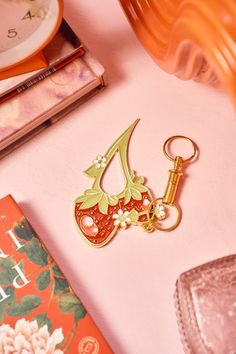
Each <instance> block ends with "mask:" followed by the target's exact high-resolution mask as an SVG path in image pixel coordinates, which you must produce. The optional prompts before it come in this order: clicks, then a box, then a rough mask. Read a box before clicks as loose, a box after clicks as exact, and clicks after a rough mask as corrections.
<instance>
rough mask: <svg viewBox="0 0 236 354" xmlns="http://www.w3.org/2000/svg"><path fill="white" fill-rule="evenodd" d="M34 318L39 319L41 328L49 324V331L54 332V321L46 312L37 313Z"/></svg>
mask: <svg viewBox="0 0 236 354" xmlns="http://www.w3.org/2000/svg"><path fill="white" fill-rule="evenodd" d="M34 320H35V321H37V323H38V326H39V328H41V327H43V326H45V325H47V326H48V331H49V333H51V332H52V321H51V320H50V318H48V317H47V316H46V313H42V314H40V315H37V316H36V317H34V318H33V319H32V321H34Z"/></svg>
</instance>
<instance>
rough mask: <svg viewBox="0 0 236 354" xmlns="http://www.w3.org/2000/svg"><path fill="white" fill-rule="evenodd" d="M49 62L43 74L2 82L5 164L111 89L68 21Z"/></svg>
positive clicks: (0, 130) (0, 148)
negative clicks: (10, 156)
mask: <svg viewBox="0 0 236 354" xmlns="http://www.w3.org/2000/svg"><path fill="white" fill-rule="evenodd" d="M43 56H44V59H46V62H47V65H46V66H44V67H43V68H41V69H38V70H34V71H30V72H27V73H23V74H20V75H17V76H13V77H8V78H3V79H2V80H0V158H2V157H3V156H5V155H6V154H8V153H9V152H10V151H12V150H13V149H14V148H16V147H17V146H18V145H20V144H22V143H23V142H25V141H27V140H28V139H30V138H31V137H32V136H34V135H35V134H37V133H39V132H40V131H41V130H43V129H44V128H46V127H48V126H50V125H51V124H52V123H54V122H55V121H57V120H58V119H60V118H61V117H63V116H64V115H65V114H66V113H68V112H69V111H70V110H71V109H73V108H75V107H77V106H78V105H79V104H80V103H82V102H84V101H85V100H87V99H88V98H89V97H91V96H92V95H94V94H95V93H96V92H98V91H100V90H101V89H102V88H103V87H104V86H105V78H104V68H103V67H102V66H101V64H100V63H99V62H98V61H97V60H96V59H95V58H94V57H93V56H92V55H91V53H89V51H88V50H87V49H85V48H84V46H83V45H82V44H81V42H80V40H79V38H78V37H77V35H76V34H75V33H74V32H73V30H72V29H71V28H70V26H69V25H68V24H67V22H66V21H65V20H63V22H62V24H61V26H60V29H59V31H58V33H57V34H56V36H55V37H54V38H53V40H52V41H51V42H50V43H49V44H48V45H47V46H46V47H45V48H44V50H43Z"/></svg>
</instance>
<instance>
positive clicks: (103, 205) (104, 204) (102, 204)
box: [99, 193, 109, 214]
mask: <svg viewBox="0 0 236 354" xmlns="http://www.w3.org/2000/svg"><path fill="white" fill-rule="evenodd" d="M108 206H109V204H108V197H107V195H106V194H105V193H103V194H102V198H101V200H100V201H99V210H100V212H101V213H103V214H107V211H108Z"/></svg>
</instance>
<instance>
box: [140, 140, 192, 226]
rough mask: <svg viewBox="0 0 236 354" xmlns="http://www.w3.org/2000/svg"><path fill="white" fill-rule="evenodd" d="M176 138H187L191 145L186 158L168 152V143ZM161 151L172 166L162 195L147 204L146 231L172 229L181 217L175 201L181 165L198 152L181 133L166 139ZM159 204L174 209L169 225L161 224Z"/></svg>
mask: <svg viewBox="0 0 236 354" xmlns="http://www.w3.org/2000/svg"><path fill="white" fill-rule="evenodd" d="M176 139H182V140H187V141H188V142H190V143H191V145H192V147H193V154H192V155H191V156H190V157H188V158H187V159H183V157H181V156H175V157H172V155H171V154H170V153H169V147H170V144H171V142H173V141H174V140H176ZM163 152H164V154H165V156H166V157H167V158H168V159H169V160H170V161H172V162H173V163H174V167H173V168H172V169H171V170H169V178H168V182H167V186H166V190H165V193H164V196H163V197H161V198H157V199H156V200H153V201H152V202H151V203H150V205H149V209H148V211H147V219H148V220H147V222H146V223H145V224H144V225H143V227H144V229H145V230H146V231H148V232H152V231H154V230H155V229H157V230H160V231H172V230H174V229H175V228H176V227H177V226H178V225H179V223H180V221H181V217H182V211H181V208H180V206H179V205H178V203H177V202H176V193H177V191H178V187H179V184H180V180H181V177H182V176H183V165H184V163H187V162H190V161H191V160H193V159H195V157H196V156H197V153H198V148H197V145H196V144H195V143H194V141H193V140H192V139H190V138H187V137H185V136H182V135H175V136H172V137H170V138H169V139H167V140H166V142H165V143H164V146H163ZM160 205H162V208H163V206H168V207H174V209H175V211H176V218H175V222H174V224H172V225H171V226H168V227H164V226H163V225H162V224H161V221H162V220H164V219H165V217H162V216H161V215H160V213H158V210H159V208H160Z"/></svg>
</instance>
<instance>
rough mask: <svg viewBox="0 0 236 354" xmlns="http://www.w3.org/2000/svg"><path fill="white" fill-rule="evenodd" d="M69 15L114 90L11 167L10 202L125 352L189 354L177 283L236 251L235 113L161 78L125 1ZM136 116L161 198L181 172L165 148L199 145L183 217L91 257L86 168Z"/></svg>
mask: <svg viewBox="0 0 236 354" xmlns="http://www.w3.org/2000/svg"><path fill="white" fill-rule="evenodd" d="M65 13H66V18H67V20H69V21H70V23H71V24H72V26H73V27H74V28H75V30H76V31H77V32H78V33H79V35H80V36H81V38H82V39H83V40H84V42H85V43H86V44H87V46H88V47H89V48H90V49H92V51H93V52H94V54H95V55H96V56H97V57H98V58H99V59H100V60H101V62H102V63H103V64H104V66H105V67H106V70H107V74H108V80H109V87H108V88H107V89H106V90H105V91H104V92H103V93H101V94H99V95H98V96H96V97H95V98H93V99H92V100H91V101H89V102H87V103H86V104H84V105H83V106H81V107H80V108H79V109H77V110H76V111H74V112H72V113H71V114H70V115H69V116H67V117H66V118H65V119H63V120H62V121H60V122H59V123H57V124H56V125H54V126H53V127H51V128H50V129H48V130H47V131H45V132H44V133H42V134H41V135H39V136H38V137H36V138H34V139H33V140H32V141H30V142H29V143H27V144H26V145H25V146H23V147H21V148H20V149H18V150H17V151H15V152H14V153H12V154H11V155H10V156H9V157H7V158H5V159H4V160H2V161H1V162H0V165H1V168H0V181H1V182H0V195H1V196H2V197H3V196H4V195H6V194H8V193H11V194H12V195H13V196H14V197H15V199H16V200H17V201H18V202H20V203H21V206H22V207H23V210H24V211H25V213H26V215H27V216H28V218H29V219H30V221H31V222H32V224H33V225H34V227H35V228H36V230H37V231H38V232H39V233H40V235H41V236H42V238H43V239H44V240H45V242H46V244H47V246H48V247H49V249H50V250H51V252H52V253H53V254H54V255H55V257H56V259H57V261H58V262H59V264H60V265H61V266H62V267H63V269H64V272H65V274H66V275H67V276H68V278H69V280H70V281H71V283H72V285H73V287H74V288H75V290H76V291H77V292H78V293H79V295H80V297H81V299H82V301H83V302H84V304H85V306H86V307H87V309H88V310H89V311H90V313H91V314H92V315H93V317H94V319H95V321H96V322H97V324H98V325H99V326H100V328H101V329H102V331H103V333H104V335H105V337H106V338H107V340H108V341H109V343H110V344H111V346H112V347H113V350H114V352H115V353H117V354H141V353H149V354H156V353H158V354H181V353H182V352H183V351H182V346H181V344H180V340H179V334H178V329H177V325H176V319H175V310H174V301H173V293H174V288H175V280H176V278H177V277H178V275H179V274H180V273H181V272H183V271H185V270H187V269H189V268H191V267H194V266H197V265H200V264H201V263H203V262H206V261H209V260H212V259H214V258H217V257H221V256H224V255H228V254H232V253H234V252H235V249H236V235H235V226H236V204H235V200H236V198H235V196H236V190H235V173H236V149H235V148H234V147H235V136H236V119H235V114H234V111H233V108H232V106H231V104H230V102H229V100H228V98H227V97H226V95H225V94H224V93H222V92H219V91H215V90H214V89H212V88H210V87H207V86H202V85H199V84H196V83H193V82H182V81H180V80H178V79H177V78H175V77H172V76H169V75H167V74H165V73H164V72H162V71H161V70H160V69H159V68H158V67H157V66H156V65H155V63H153V61H152V60H151V59H150V58H149V56H148V55H147V54H146V53H145V51H144V50H143V48H142V47H141V45H140V44H139V42H138V41H137V40H136V38H135V36H134V34H133V32H132V30H131V29H130V27H129V25H128V22H127V20H126V18H125V16H124V15H123V13H122V11H121V8H120V6H119V3H118V2H117V1H110V0H103V1H102V2H101V1H98V0H93V1H82V0H67V1H66V5H65ZM136 117H141V118H142V120H141V122H140V123H139V125H138V126H137V128H136V130H135V132H134V135H133V138H132V140H131V145H130V155H129V157H130V163H131V166H132V168H134V169H135V170H136V171H138V173H139V174H141V175H145V176H146V177H147V179H148V185H149V186H150V187H151V188H152V189H153V190H154V193H155V195H156V196H159V195H162V193H163V191H164V188H165V184H166V179H167V170H168V169H169V168H170V167H171V164H170V162H169V161H168V160H167V159H166V158H165V157H164V156H163V154H162V144H163V142H164V140H165V139H166V138H168V137H169V136H171V135H175V134H185V135H187V136H189V137H192V138H193V139H194V140H195V141H196V142H197V144H198V145H199V147H200V152H201V154H200V158H199V160H198V161H197V162H196V163H195V164H192V165H190V166H189V167H188V169H187V174H188V177H187V178H186V179H185V183H184V186H183V188H182V192H181V197H180V204H181V206H182V209H183V212H184V217H183V221H182V223H181V225H180V226H179V228H178V229H177V230H176V231H174V232H172V233H169V234H165V233H160V232H159V233H158V232H156V233H154V234H151V235H150V234H145V233H144V231H143V230H142V229H139V228H135V227H132V228H130V229H129V230H127V231H125V232H120V233H119V234H118V235H117V236H116V237H115V238H114V240H113V241H112V242H111V243H110V244H109V245H108V246H106V247H104V248H102V249H92V248H90V247H89V246H87V244H86V243H85V242H84V241H83V240H82V239H81V238H80V237H79V236H78V234H77V232H76V229H75V227H74V224H73V220H72V205H73V200H74V198H75V197H76V196H78V195H80V194H81V193H82V191H83V190H84V189H87V188H89V187H90V186H91V183H92V180H90V179H88V178H87V177H85V176H84V175H83V173H82V171H83V170H84V169H86V168H87V167H88V166H89V164H90V162H91V160H93V159H94V158H95V157H96V155H97V154H99V153H104V152H105V151H106V149H107V148H108V147H109V145H110V144H111V143H112V142H113V141H114V140H115V138H116V137H117V136H118V135H119V134H120V133H121V132H122V131H123V130H124V129H125V128H126V127H127V126H128V125H129V124H130V123H131V122H132V121H133V120H134V119H135V118H136ZM113 180H114V178H113ZM119 185H120V180H119V179H117V182H116V183H113V185H112V186H113V187H117V186H119Z"/></svg>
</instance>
